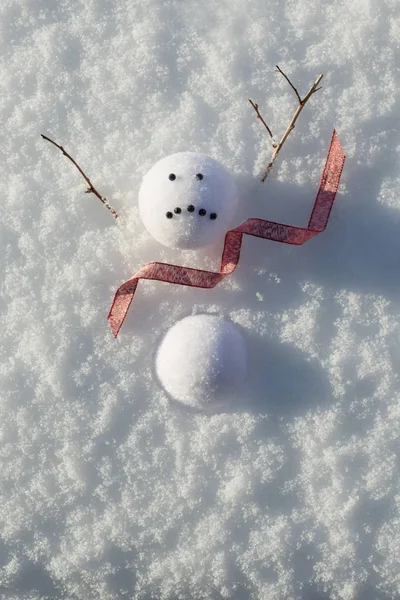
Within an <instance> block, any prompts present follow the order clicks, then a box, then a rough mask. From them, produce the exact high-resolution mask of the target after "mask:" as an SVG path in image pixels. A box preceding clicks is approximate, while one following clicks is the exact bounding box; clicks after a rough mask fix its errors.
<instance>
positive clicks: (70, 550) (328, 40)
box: [0, 0, 400, 600]
mask: <svg viewBox="0 0 400 600" xmlns="http://www.w3.org/2000/svg"><path fill="white" fill-rule="evenodd" d="M0 12H1V14H0V29H1V36H0V46H1V53H0V86H1V94H0V105H1V108H0V120H1V130H2V136H1V142H0V145H1V162H0V179H1V189H2V210H1V217H0V240H1V243H2V258H1V283H0V285H1V293H0V302H1V315H0V318H1V355H2V361H1V366H0V370H1V374H0V377H1V395H0V597H1V598H2V599H3V598H4V599H7V600H11V599H13V600H17V599H18V600H28V599H29V600H39V599H40V600H42V599H45V598H51V599H54V598H55V599H61V598H62V599H65V600H67V599H68V600H92V599H93V600H94V599H96V600H97V599H101V600H120V599H121V600H122V599H123V598H135V599H136V598H137V599H139V600H150V599H158V598H161V599H163V600H176V599H181V600H189V599H192V598H196V599H211V600H217V599H221V598H232V599H235V600H236V599H239V600H259V599H262V600H266V599H268V600H282V599H285V600H331V599H332V600H339V599H340V600H386V599H390V600H395V599H397V598H399V597H400V546H399V544H400V481H399V464H400V450H399V447H400V446H399V432H400V389H399V375H400V319H399V314H400V300H399V297H400V296H399V293H400V277H399V257H400V235H399V231H400V195H399V187H400V128H399V111H400V97H399V89H400V71H399V38H400V5H399V2H398V0H382V1H380V2H377V1H375V2H374V1H372V0H354V1H352V2H347V3H346V2H342V0H332V1H331V2H323V1H322V0H307V1H303V0H288V1H287V2H282V1H281V0H218V1H217V0H202V2H201V3H199V2H197V1H195V0H184V1H183V0H140V1H139V0H118V1H117V0H85V1H84V2H83V0H59V1H58V2H50V0H2V2H1V3H0ZM276 64H278V65H279V66H280V67H281V68H282V69H283V70H284V71H285V72H286V73H287V74H288V75H289V76H290V77H291V79H292V80H293V82H294V83H295V84H296V85H297V86H298V89H299V91H300V93H301V94H305V93H306V91H307V90H308V88H309V86H311V84H312V83H313V81H314V80H315V79H316V77H317V75H318V74H319V73H323V74H324V78H323V80H322V84H323V89H321V90H320V91H318V92H317V93H316V94H315V95H314V96H313V97H312V98H311V100H310V101H309V102H308V103H307V105H306V106H305V108H304V110H303V111H302V113H301V115H300V118H299V120H298V121H297V124H296V128H295V130H294V131H293V132H292V133H291V135H290V137H289V138H288V140H287V142H286V143H285V146H284V148H283V150H282V152H281V154H280V156H279V159H278V161H277V163H276V165H275V166H274V169H273V171H272V173H271V176H270V177H268V179H267V181H266V183H265V184H261V183H260V181H259V178H260V174H261V173H262V171H263V168H264V167H265V165H266V164H267V163H268V160H269V158H270V156H271V152H272V148H271V141H270V139H269V137H268V135H267V132H266V131H265V129H264V128H263V126H262V124H261V123H260V122H259V121H258V120H257V118H256V115H255V112H254V110H253V109H252V107H251V106H250V104H249V103H248V98H251V99H252V100H253V101H254V102H257V103H258V104H259V106H260V110H261V112H262V114H263V116H264V118H265V119H266V120H267V122H268V124H269V125H270V126H271V128H272V131H273V133H274V135H275V136H276V137H278V138H279V136H280V135H282V133H283V132H284V131H285V129H286V127H287V125H288V123H289V118H290V115H291V114H292V113H293V112H294V110H295V108H296V102H297V100H296V97H295V95H294V93H293V90H292V89H291V88H290V86H289V85H288V83H287V82H286V81H285V80H284V78H283V77H282V76H281V75H280V74H279V73H275V72H274V66H275V65H276ZM334 127H336V128H337V130H338V133H339V136H340V140H341V142H342V144H343V147H344V149H345V151H346V154H347V162H346V166H345V169H344V173H343V178H342V184H341V187H340V193H339V194H338V197H337V199H336V203H335V205H334V207H333V211H332V216H331V219H330V222H329V224H328V227H327V230H326V231H325V232H324V233H322V234H321V235H319V236H317V237H315V238H314V239H313V240H311V241H310V242H308V243H307V244H305V245H304V246H301V247H292V246H287V245H284V244H278V243H273V242H269V241H265V240H260V239H255V238H250V237H248V236H246V238H245V239H244V240H243V249H242V253H241V258H240V263H239V265H238V268H237V269H236V271H235V272H234V274H233V275H232V276H230V277H228V278H226V279H224V281H223V282H222V283H221V284H220V285H218V286H217V287H216V288H214V289H212V290H197V289H194V288H189V287H186V288H184V287H182V286H176V285H170V284H166V283H159V282H154V281H141V282H140V284H139V286H138V290H137V293H136V296H135V298H134V301H133V303H132V306H131V309H130V311H129V314H128V316H127V319H126V320H125V323H124V328H123V330H122V331H121V334H120V336H119V338H118V340H117V341H115V340H114V339H113V337H112V335H111V332H110V330H109V327H108V324H107V320H106V317H107V312H108V309H109V306H110V304H111V301H112V298H113V294H114V292H115V290H116V289H117V288H118V286H119V285H120V284H121V283H122V282H123V281H126V280H127V279H128V277H130V276H131V275H133V274H134V273H135V272H136V271H137V270H138V269H139V268H140V267H141V266H142V265H144V264H146V263H147V262H150V261H154V260H158V261H164V262H169V263H171V264H184V265H191V266H194V267H200V268H208V269H214V270H218V266H219V260H220V257H221V251H222V242H220V243H219V244H216V245H214V246H211V247H210V248H206V249H203V250H200V251H196V252H194V251H190V250H184V251H182V250H174V249H170V248H166V247H164V246H162V245H161V244H159V243H157V242H156V241H155V240H154V239H153V238H152V237H151V236H150V235H149V234H148V232H147V231H146V230H145V228H144V226H143V224H142V222H141V219H140V215H139V209H138V192H139V188H140V184H141V180H142V177H143V175H144V174H145V173H146V172H147V171H148V170H149V169H150V167H151V166H152V165H153V164H155V163H156V162H157V161H158V160H160V159H161V158H162V157H164V156H167V155H169V154H171V153H175V152H182V151H187V150H191V151H193V152H199V153H204V154H207V155H209V156H211V157H213V158H214V159H216V160H218V161H219V162H220V163H221V164H223V165H224V166H225V167H226V168H227V170H228V171H229V172H230V173H231V174H232V176H233V177H234V179H235V182H236V184H237V186H238V190H239V205H238V211H237V215H236V217H235V219H234V222H233V226H236V225H238V224H240V223H241V222H243V221H244V220H245V219H246V218H249V217H260V218H265V219H270V220H276V221H281V222H285V223H288V224H293V225H306V224H307V222H308V218H309V214H310V211H311V208H312V204H313V201H314V198H315V195H316V192H317V189H318V183H319V178H320V175H321V171H322V168H323V164H324V160H325V157H326V152H327V147H328V144H329V140H330V138H331V133H332V129H333V128H334ZM40 133H44V134H47V135H49V136H50V137H52V138H53V139H54V140H56V141H57V142H58V143H60V144H62V145H63V146H64V147H65V148H66V150H67V151H68V152H70V153H71V154H72V155H73V157H74V158H75V159H76V160H77V161H78V162H79V164H81V166H82V167H83V168H84V169H85V171H86V172H87V174H88V175H89V176H90V177H91V179H92V180H93V183H94V184H95V186H96V187H97V188H98V189H99V191H100V192H101V193H102V194H103V195H105V196H106V197H107V198H108V200H109V201H110V203H111V204H112V205H113V206H115V208H116V210H118V211H119V212H120V218H119V219H117V220H114V219H113V217H112V215H111V214H110V213H109V212H108V211H107V209H106V208H105V207H104V206H102V205H101V203H100V202H99V200H98V199H97V198H96V197H95V196H93V195H90V194H89V195H87V194H86V195H85V194H84V191H85V182H84V181H83V179H82V177H81V176H80V174H79V173H78V172H77V170H76V169H75V167H74V166H73V165H72V164H71V163H70V161H68V160H67V159H66V158H65V157H64V156H63V155H62V154H61V152H60V151H59V150H57V148H55V147H54V146H52V145H51V144H49V143H48V142H46V141H44V140H42V139H41V138H40ZM168 183H169V182H168ZM200 313H209V314H214V315H216V316H219V317H222V318H224V319H225V320H226V321H230V322H232V323H234V324H235V326H236V327H237V329H238V330H239V331H240V333H241V335H242V336H243V338H244V341H245V343H246V345H247V347H248V350H249V374H248V383H247V384H246V386H245V389H244V392H243V393H242V395H241V399H240V400H241V401H240V402H239V403H238V405H237V406H236V407H235V409H234V410H229V411H220V412H217V413H215V414H211V415H209V414H203V413H199V412H198V411H197V412H196V411H189V410H188V409H186V408H185V407H183V406H180V405H179V404H177V403H173V402H171V401H170V400H169V399H168V397H167V395H166V393H165V392H164V391H163V389H162V388H160V386H159V384H158V382H157V379H156V377H155V375H154V362H155V353H156V350H157V348H158V345H159V343H160V341H161V340H162V338H163V337H164V336H165V334H166V332H167V331H168V330H169V329H170V328H171V327H172V326H173V325H174V324H175V323H176V322H178V321H179V320H180V319H182V318H184V317H185V316H188V315H192V314H200Z"/></svg>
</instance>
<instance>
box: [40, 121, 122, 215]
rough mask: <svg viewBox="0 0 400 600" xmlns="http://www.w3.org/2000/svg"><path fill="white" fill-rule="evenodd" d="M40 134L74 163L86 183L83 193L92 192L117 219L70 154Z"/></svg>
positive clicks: (106, 201)
mask: <svg viewBox="0 0 400 600" xmlns="http://www.w3.org/2000/svg"><path fill="white" fill-rule="evenodd" d="M40 135H41V136H42V138H43V139H44V140H47V141H48V142H50V143H51V144H53V145H54V146H55V147H56V148H58V149H59V150H61V152H62V153H63V154H64V156H66V157H67V158H68V159H69V160H70V161H71V162H72V163H73V164H74V165H75V167H76V168H77V169H78V171H79V173H80V174H81V175H82V177H83V178H84V180H85V181H86V183H87V184H88V188H87V190H86V191H85V194H94V195H95V196H97V198H98V199H99V200H100V202H102V203H103V204H104V206H105V207H106V208H108V210H109V211H110V213H111V214H112V215H113V217H115V218H116V219H117V218H118V213H117V212H116V211H115V210H114V209H113V208H112V206H111V205H110V203H109V202H108V200H107V199H106V198H104V196H101V194H99V192H98V191H97V190H96V188H95V187H94V185H93V183H92V182H91V181H90V179H89V177H88V176H87V175H86V174H85V173H84V172H83V171H82V169H81V167H80V166H79V165H78V163H77V162H76V161H75V160H74V159H73V158H72V156H70V155H69V154H68V152H66V151H65V150H64V148H63V147H62V146H60V145H59V144H57V143H56V142H54V141H53V140H51V139H50V138H49V137H47V136H46V135H43V133H41V134H40Z"/></svg>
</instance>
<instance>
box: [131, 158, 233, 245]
mask: <svg viewBox="0 0 400 600" xmlns="http://www.w3.org/2000/svg"><path fill="white" fill-rule="evenodd" d="M237 205H238V191H237V186H236V184H235V182H234V180H233V178H232V176H231V175H230V174H229V173H228V172H227V171H226V169H224V167H223V166H222V165H221V164H219V163H218V162H217V161H216V160H214V159H213V158H210V157H209V156H206V155H204V154H198V153H196V152H178V153H177V154H173V155H172V156H166V157H164V158H163V159H161V160H160V161H158V163H156V164H155V165H154V166H153V167H152V168H151V169H150V171H149V172H148V173H146V175H145V176H144V178H143V181H142V184H141V186H140V190H139V211H140V216H141V218H142V221H143V224H144V226H145V227H146V229H147V231H148V232H149V233H150V235H152V236H153V237H154V238H155V239H156V240H157V241H158V242H160V243H161V244H164V245H165V246H168V247H170V248H183V249H184V248H186V249H187V248H190V249H195V248H202V247H204V246H209V245H211V244H215V243H216V242H217V241H218V240H221V239H222V240H223V239H224V238H225V234H226V232H227V231H228V229H229V225H230V224H231V222H232V219H233V217H234V215H235V212H236V210H237Z"/></svg>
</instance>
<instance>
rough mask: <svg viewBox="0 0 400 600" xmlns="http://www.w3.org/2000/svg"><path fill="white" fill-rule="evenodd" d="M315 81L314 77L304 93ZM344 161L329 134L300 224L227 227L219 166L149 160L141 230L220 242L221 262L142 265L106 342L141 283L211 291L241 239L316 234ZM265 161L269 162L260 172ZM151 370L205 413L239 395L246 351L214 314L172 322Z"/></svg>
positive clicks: (226, 194) (191, 159)
mask: <svg viewBox="0 0 400 600" xmlns="http://www.w3.org/2000/svg"><path fill="white" fill-rule="evenodd" d="M321 77H322V76H321ZM318 82H319V79H318V80H317V81H316V82H315V84H314V86H313V88H312V90H313V89H314V87H315V86H317V84H318ZM316 89H319V88H316ZM312 90H311V91H312ZM311 91H310V92H309V95H310V93H311ZM303 104H304V102H303ZM255 106H257V105H255ZM285 135H286V134H285ZM42 137H43V138H44V139H45V140H47V141H49V142H51V143H52V144H53V145H54V146H56V147H57V148H59V149H60V150H61V151H62V153H63V154H64V155H65V156H66V157H67V158H68V159H69V160H71V161H72V162H73V164H74V165H75V166H76V167H77V168H78V169H79V172H80V173H81V175H82V176H83V177H84V179H85V181H86V183H87V184H88V186H89V187H88V188H87V190H86V191H87V192H89V193H93V194H95V195H96V196H97V197H98V198H99V200H100V201H101V202H102V203H103V204H104V205H105V206H106V207H107V208H108V209H109V210H110V212H111V213H112V215H113V216H114V217H116V218H117V217H118V215H117V213H116V211H115V210H114V209H113V208H112V207H111V206H110V205H109V203H108V201H107V200H106V198H104V197H103V196H101V195H100V194H99V193H98V191H97V190H96V189H95V187H94V186H93V184H92V182H91V181H90V179H89V178H88V177H87V176H86V175H85V173H84V172H83V171H82V169H81V168H80V167H79V166H78V164H77V163H76V161H75V160H74V159H73V158H72V157H71V156H70V155H69V154H68V153H67V152H66V151H65V150H64V148H63V147H62V146H60V145H58V144H57V143H56V142H54V141H53V140H51V139H50V138H48V137H47V136H45V135H43V134H42ZM282 139H283V140H284V139H286V138H285V136H284V138H282ZM282 143H283V142H282ZM276 154H277V150H275V155H276ZM344 161H345V155H344V152H343V150H342V147H341V144H340V141H339V138H338V136H337V133H336V131H334V132H333V135H332V140H331V144H330V147H329V151H328V156H327V159H326V162H325V167H324V170H323V173H322V177H321V183H320V186H319V189H318V193H317V196H316V199H315V202H314V207H313V210H312V212H311V216H310V219H309V222H308V226H307V227H295V226H291V225H286V224H283V223H275V222H272V221H267V220H265V219H259V218H254V219H248V220H247V221H245V222H244V223H242V224H241V225H239V226H238V227H236V228H235V229H229V226H230V223H231V222H232V219H233V217H234V215H235V212H236V209H237V205H238V190H237V187H236V184H235V181H234V179H233V177H232V176H231V175H230V173H229V172H228V171H227V170H226V169H225V168H224V167H223V166H222V165H221V164H220V163H218V162H217V161H216V160H214V159H213V158H210V157H209V156H206V155H204V154H198V153H194V152H180V153H177V154H173V155H171V156H167V157H166V158H163V159H162V160H160V161H159V162H157V163H156V164H155V165H154V166H153V167H152V168H151V169H150V171H149V172H148V173H147V174H146V175H145V176H144V178H143V182H142V185H141V188H140V191H139V211H140V215H141V218H142V221H143V224H144V226H145V227H146V229H147V231H148V232H149V233H150V235H151V236H152V237H153V238H154V239H156V240H157V241H158V242H159V243H161V244H163V245H164V246H168V247H170V248H176V249H191V250H196V249H199V248H204V247H206V246H208V245H210V244H214V243H215V242H217V241H218V240H220V239H222V238H224V239H225V241H224V248H223V252H222V258H221V264H220V268H219V271H218V272H213V271H204V270H201V269H194V268H192V267H182V266H177V265H171V264H166V263H160V262H152V263H148V264H147V265H144V266H143V267H142V268H140V269H139V271H137V273H135V274H134V275H133V276H132V277H131V278H130V279H128V281H126V282H125V283H124V284H122V285H121V286H120V287H119V288H118V290H117V292H116V294H115V297H114V300H113V303H112V305H111V308H110V311H109V314H108V320H109V324H110V326H111V329H112V332H113V335H114V337H117V335H118V333H119V331H120V329H121V326H122V324H123V322H124V319H125V317H126V314H127V312H128V310H129V307H130V305H131V303H132V300H133V298H134V295H135V292H136V288H137V286H138V283H139V281H140V280H141V279H151V280H158V281H164V282H167V283H174V284H178V285H184V286H191V287H198V288H203V289H211V288H213V287H215V286H216V285H218V283H220V281H221V280H222V279H223V278H224V277H227V276H229V275H231V274H232V273H233V271H234V270H235V268H236V266H237V264H238V261H239V257H240V253H241V247H242V238H243V236H244V235H250V236H255V237H259V238H263V239H268V240H273V241H276V242H283V243H285V244H293V245H300V244H304V243H305V242H307V241H308V240H309V239H311V238H312V237H314V236H315V235H317V234H319V233H321V232H322V231H324V229H325V228H326V226H327V224H328V220H329V216H330V213H331V209H332V205H333V202H334V199H335V196H336V192H337V190H338V187H339V181H340V177H341V173H342V170H343V166H344ZM272 164H273V160H272V162H270V164H269V166H268V167H267V171H268V169H269V168H270V167H271V166H272ZM265 177H266V175H265V176H264V178H263V179H262V181H264V180H265ZM155 367H156V374H157V377H158V380H159V383H160V385H161V386H162V387H163V388H164V390H165V391H166V393H167V394H168V395H169V397H170V398H172V399H173V400H176V401H178V402H181V403H182V404H185V405H187V406H190V407H192V408H195V409H200V410H206V409H211V410H213V409H216V408H220V407H221V406H224V405H226V404H227V403H229V400H230V399H231V398H232V396H233V394H234V393H235V392H237V391H239V390H240V387H241V386H242V385H243V383H244V382H245V380H246V377H247V373H248V354H247V349H246V345H245V342H244V340H243V337H242V336H241V334H240V332H239V331H238V329H237V328H236V327H235V326H234V325H233V324H232V323H230V322H228V321H226V320H224V319H222V318H220V317H218V316H214V315H210V314H198V315H192V316H189V317H186V318H184V319H182V320H180V321H178V322H177V323H175V325H173V326H172V328H171V329H170V330H169V331H167V333H166V334H165V337H164V338H163V340H162V341H161V343H160V346H159V348H158V351H157V355H156V365H155Z"/></svg>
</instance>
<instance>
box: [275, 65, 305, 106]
mask: <svg viewBox="0 0 400 600" xmlns="http://www.w3.org/2000/svg"><path fill="white" fill-rule="evenodd" d="M276 70H277V72H278V73H280V74H281V75H283V76H284V78H285V79H286V81H287V82H288V84H289V85H290V87H291V88H292V90H293V91H294V93H295V94H296V96H297V100H298V101H299V103H300V104H301V98H300V94H299V92H298V91H297V89H296V88H295V87H294V85H293V83H292V82H291V81H290V79H289V77H288V76H287V75H286V74H285V73H284V72H283V71H282V69H281V68H280V67H279V66H278V65H276Z"/></svg>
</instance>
